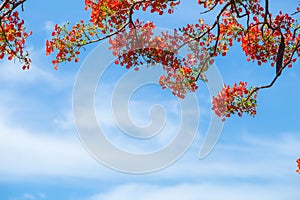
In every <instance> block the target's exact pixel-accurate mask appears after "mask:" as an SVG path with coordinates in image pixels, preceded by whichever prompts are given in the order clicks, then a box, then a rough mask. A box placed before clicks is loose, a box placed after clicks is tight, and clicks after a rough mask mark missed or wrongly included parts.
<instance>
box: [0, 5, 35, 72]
mask: <svg viewBox="0 0 300 200" xmlns="http://www.w3.org/2000/svg"><path fill="white" fill-rule="evenodd" d="M25 1H26V0H2V3H1V5H0V59H3V58H4V57H6V56H7V59H8V60H14V59H18V60H19V61H20V62H21V63H23V64H24V65H23V69H29V66H30V62H31V60H30V57H29V54H28V52H27V51H24V47H25V41H26V38H27V37H28V36H29V35H31V32H29V33H27V32H26V31H25V26H24V20H23V19H21V18H20V16H19V12H18V11H17V8H18V7H22V10H23V3H24V2H25Z"/></svg>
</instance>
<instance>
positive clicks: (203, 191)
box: [87, 183, 299, 200]
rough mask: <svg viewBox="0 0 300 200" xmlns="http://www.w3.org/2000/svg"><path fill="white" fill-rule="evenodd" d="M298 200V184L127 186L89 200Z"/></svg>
mask: <svg viewBox="0 0 300 200" xmlns="http://www.w3.org/2000/svg"><path fill="white" fill-rule="evenodd" d="M103 199H105V200H119V199H122V200H127V199H128V200H131V199H139V200H153V199H163V200H182V199H184V200H220V199H226V200H229V199H239V200H253V199H264V200H282V199H289V200H296V199H299V190H298V187H297V186H296V185H294V186H285V185H284V184H280V183H279V184H276V183H270V184H258V183H244V184H243V183H233V184H222V183H214V184H199V183H196V184H191V183H188V184H179V185H174V186H162V185H147V184H127V185H121V186H119V187H116V188H114V189H113V190H111V191H109V192H104V193H101V194H96V195H93V196H92V197H90V198H87V200H103Z"/></svg>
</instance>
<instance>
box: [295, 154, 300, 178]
mask: <svg viewBox="0 0 300 200" xmlns="http://www.w3.org/2000/svg"><path fill="white" fill-rule="evenodd" d="M297 167H298V169H297V170H296V172H297V173H299V174H300V158H298V160H297Z"/></svg>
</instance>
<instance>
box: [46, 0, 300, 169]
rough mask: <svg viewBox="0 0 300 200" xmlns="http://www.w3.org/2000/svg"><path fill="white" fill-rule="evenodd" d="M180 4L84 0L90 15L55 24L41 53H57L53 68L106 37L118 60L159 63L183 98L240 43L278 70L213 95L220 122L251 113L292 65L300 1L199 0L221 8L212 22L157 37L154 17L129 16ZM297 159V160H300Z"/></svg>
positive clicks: (298, 49) (299, 43) (165, 80)
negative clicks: (289, 9)
mask: <svg viewBox="0 0 300 200" xmlns="http://www.w3.org/2000/svg"><path fill="white" fill-rule="evenodd" d="M179 4H180V0H155V1H154V0H102V1H100V0H96V1H95V0H85V5H86V7H85V9H86V10H90V11H91V18H90V21H89V22H84V21H82V20H81V21H80V22H79V23H77V24H76V25H74V26H73V27H71V28H70V29H69V27H68V24H65V25H61V26H59V25H56V26H55V30H54V31H53V33H52V38H51V40H49V41H47V42H46V54H47V55H49V54H51V53H54V52H55V54H56V57H55V59H54V60H53V61H52V63H53V64H54V68H55V69H58V64H59V63H61V62H66V61H72V60H74V61H75V62H78V60H79V57H78V55H79V54H80V50H81V49H82V48H83V47H85V46H86V45H88V44H91V43H95V42H99V41H101V40H104V39H109V41H110V44H111V50H112V52H113V54H114V55H115V56H116V61H115V64H119V65H121V66H125V67H126V68H128V69H129V68H132V67H134V68H135V70H138V67H139V66H140V65H141V64H150V65H151V64H155V63H159V64H162V66H163V69H164V70H165V71H166V74H165V75H162V76H161V77H160V80H159V83H160V84H161V85H162V87H163V88H166V87H168V88H170V89H171V90H172V92H173V94H174V95H176V96H178V97H180V98H184V95H185V94H186V92H187V91H191V92H194V91H196V90H197V88H198V87H197V82H198V81H199V80H202V81H209V80H207V79H206V76H205V72H206V71H207V70H208V69H209V66H210V64H212V63H213V62H214V58H215V57H216V56H226V53H227V51H228V50H229V48H230V47H231V46H232V45H233V43H234V42H237V43H240V45H241V47H242V50H243V51H244V53H245V55H246V56H247V61H254V62H256V63H257V64H258V65H262V64H263V63H268V64H269V65H270V66H271V67H274V68H275V72H276V73H275V75H274V78H273V80H272V81H271V82H270V84H268V85H263V86H257V87H247V83H246V82H242V81H241V82H240V83H236V84H234V85H233V86H229V85H224V87H223V89H222V90H221V91H220V92H219V94H218V95H217V96H216V97H213V100H212V104H213V107H212V109H213V110H214V111H215V113H216V115H218V116H219V117H222V120H223V121H225V118H226V117H230V116H231V115H232V114H238V115H239V116H242V114H243V113H247V114H250V115H252V116H254V115H255V114H256V107H257V102H256V97H257V93H258V92H259V91H260V90H262V89H265V88H270V87H272V86H273V84H274V83H275V82H276V81H277V79H278V78H279V77H280V76H281V74H282V71H283V70H284V69H286V68H291V67H292V66H293V64H294V63H295V62H297V59H299V57H300V25H299V24H298V22H297V20H296V18H297V17H296V16H297V15H298V17H299V14H300V8H299V5H298V7H297V6H295V11H294V13H290V14H288V13H282V12H281V11H280V12H279V13H276V14H273V13H271V12H270V9H269V1H268V0H264V1H263V2H261V1H259V0H198V4H199V5H200V6H202V7H203V8H204V11H203V12H202V13H209V12H211V11H213V10H218V11H219V12H218V14H217V15H216V17H215V20H214V22H213V23H212V24H207V23H205V22H204V20H203V19H202V18H200V19H199V20H198V23H196V24H187V25H185V26H183V27H181V28H178V29H175V30H174V33H173V34H169V33H168V32H166V33H161V35H159V36H157V35H154V34H153V29H154V28H155V25H154V23H153V22H149V21H147V22H141V21H140V20H139V19H136V20H134V19H133V15H134V13H135V12H136V11H138V10H142V11H149V10H150V12H151V13H158V14H159V15H163V14H165V13H168V14H172V13H173V12H174V8H175V7H176V6H178V5H179ZM184 46H186V47H188V50H189V54H187V55H186V57H184V58H182V57H179V56H176V55H177V53H178V51H179V50H180V49H181V48H182V47H184ZM297 162H298V167H299V165H300V164H299V163H300V160H299V159H298V160H297ZM299 168H300V167H299ZM297 172H299V173H300V169H298V170H297Z"/></svg>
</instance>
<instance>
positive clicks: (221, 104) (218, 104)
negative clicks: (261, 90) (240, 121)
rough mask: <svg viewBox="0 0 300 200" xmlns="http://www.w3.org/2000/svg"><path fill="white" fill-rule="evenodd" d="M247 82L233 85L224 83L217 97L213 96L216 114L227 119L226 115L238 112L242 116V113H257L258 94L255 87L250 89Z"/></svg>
mask: <svg viewBox="0 0 300 200" xmlns="http://www.w3.org/2000/svg"><path fill="white" fill-rule="evenodd" d="M246 86H247V83H246V82H240V83H239V84H234V86H233V87H230V86H229V85H228V86H226V85H224V87H223V89H222V90H221V91H220V92H219V93H218V95H217V96H216V97H213V101H212V104H213V107H212V109H213V110H214V111H215V113H216V115H217V116H219V117H222V120H223V121H225V118H226V117H230V116H231V115H232V114H235V113H237V114H238V116H240V117H241V116H242V113H247V114H249V115H252V116H254V115H255V114H256V108H257V104H256V103H257V102H256V97H257V94H256V92H255V88H250V89H248V88H247V87H246Z"/></svg>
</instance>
